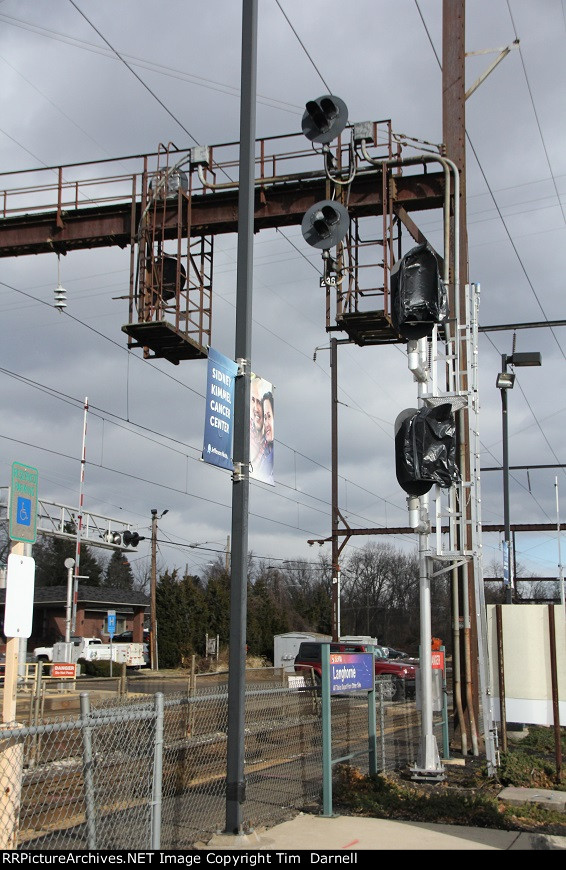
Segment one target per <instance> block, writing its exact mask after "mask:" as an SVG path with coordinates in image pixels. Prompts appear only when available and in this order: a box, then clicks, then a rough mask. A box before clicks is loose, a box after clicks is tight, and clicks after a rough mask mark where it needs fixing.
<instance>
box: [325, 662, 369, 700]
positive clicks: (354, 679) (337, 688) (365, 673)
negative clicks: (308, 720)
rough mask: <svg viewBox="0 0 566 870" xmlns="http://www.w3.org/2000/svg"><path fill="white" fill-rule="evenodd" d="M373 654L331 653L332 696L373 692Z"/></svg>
mask: <svg viewBox="0 0 566 870" xmlns="http://www.w3.org/2000/svg"><path fill="white" fill-rule="evenodd" d="M374 679H375V677H374V666H373V656H372V654H371V653H330V694H331V695H336V694H339V693H340V692H363V691H366V692H368V691H371V690H372V689H373V686H374Z"/></svg>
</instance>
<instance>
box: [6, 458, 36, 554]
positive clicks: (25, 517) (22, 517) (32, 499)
mask: <svg viewBox="0 0 566 870" xmlns="http://www.w3.org/2000/svg"><path fill="white" fill-rule="evenodd" d="M38 478H39V475H38V473H37V468H32V467H31V466H30V465H23V464H22V463H21V462H13V463H12V485H11V487H10V508H9V518H10V538H11V540H12V541H23V542H24V543H26V544H34V543H35V540H36V538H37V482H38Z"/></svg>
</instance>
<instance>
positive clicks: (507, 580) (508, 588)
mask: <svg viewBox="0 0 566 870" xmlns="http://www.w3.org/2000/svg"><path fill="white" fill-rule="evenodd" d="M501 366H502V371H504V372H506V371H507V355H506V354H502V355H501ZM499 392H500V393H501V430H502V437H503V527H504V540H503V582H504V585H505V604H512V603H513V569H512V565H513V562H512V559H511V522H510V518H509V423H508V414H507V390H506V389H501V390H499Z"/></svg>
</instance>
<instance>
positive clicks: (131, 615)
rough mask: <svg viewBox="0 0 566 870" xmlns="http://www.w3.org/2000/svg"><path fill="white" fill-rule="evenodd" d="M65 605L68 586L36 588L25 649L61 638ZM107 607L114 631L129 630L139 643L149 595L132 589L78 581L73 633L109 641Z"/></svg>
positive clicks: (0, 596) (0, 595)
mask: <svg viewBox="0 0 566 870" xmlns="http://www.w3.org/2000/svg"><path fill="white" fill-rule="evenodd" d="M5 594H6V590H5V589H0V605H1V611H0V612H1V616H2V620H3V617H4V606H3V605H4V601H5ZM66 607H67V586H38V587H36V588H35V590H34V596H33V624H32V635H31V637H30V638H29V640H28V649H33V647H35V646H41V645H44V644H47V645H51V644H52V643H54V642H55V641H57V640H61V639H64V637H65V621H66ZM109 610H114V611H115V612H116V634H121V633H122V632H123V631H132V632H133V640H134V641H136V642H140V643H141V642H142V640H143V629H144V624H145V622H146V621H147V620H148V619H149V614H150V602H149V595H146V594H145V593H143V592H133V591H132V590H130V589H118V588H111V587H107V586H100V587H99V586H82V585H79V588H78V597H77V614H76V624H75V631H74V634H75V635H78V636H81V637H99V638H101V640H102V641H103V642H104V643H108V642H109V640H110V636H109V635H108V631H107V615H108V611H109ZM2 628H3V626H2ZM2 639H3V636H2ZM2 646H4V644H3V643H2Z"/></svg>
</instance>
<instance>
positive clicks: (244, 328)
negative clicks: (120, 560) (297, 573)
mask: <svg viewBox="0 0 566 870" xmlns="http://www.w3.org/2000/svg"><path fill="white" fill-rule="evenodd" d="M256 67H257V0H243V3H242V73H241V104H240V166H239V179H240V186H239V193H238V260H237V262H238V265H237V281H236V344H235V351H236V352H235V357H236V361H237V362H238V364H239V366H240V367H241V372H240V375H241V376H240V377H237V378H236V386H235V395H234V459H235V463H234V465H235V471H234V475H233V487H232V560H231V565H232V576H231V585H230V649H229V660H228V666H229V674H228V740H227V772H226V833H231V834H240V833H241V830H242V814H241V810H242V804H243V803H244V801H245V799H246V786H245V780H244V738H245V691H246V607H247V570H246V568H247V557H248V553H247V550H248V509H249V490H250V480H249V463H250V420H249V417H250V372H251V359H250V356H251V332H252V289H253V230H254V163H255V102H256Z"/></svg>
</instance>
